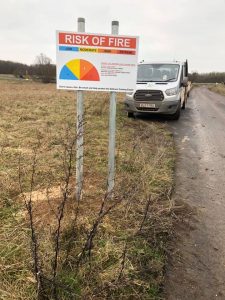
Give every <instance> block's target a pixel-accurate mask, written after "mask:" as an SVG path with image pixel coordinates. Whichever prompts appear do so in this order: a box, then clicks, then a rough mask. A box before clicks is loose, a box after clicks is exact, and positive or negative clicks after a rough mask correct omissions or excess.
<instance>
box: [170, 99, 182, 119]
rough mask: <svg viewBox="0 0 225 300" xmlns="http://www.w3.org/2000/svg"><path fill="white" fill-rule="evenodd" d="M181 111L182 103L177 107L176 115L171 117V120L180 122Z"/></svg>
mask: <svg viewBox="0 0 225 300" xmlns="http://www.w3.org/2000/svg"><path fill="white" fill-rule="evenodd" d="M180 110H181V102H179V105H178V107H177V110H176V112H175V114H173V115H171V116H170V120H178V119H179V118H180Z"/></svg>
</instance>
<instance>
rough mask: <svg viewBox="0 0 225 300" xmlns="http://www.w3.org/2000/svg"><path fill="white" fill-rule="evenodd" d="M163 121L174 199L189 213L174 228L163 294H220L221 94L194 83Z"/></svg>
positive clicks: (224, 183) (224, 114) (224, 252)
mask: <svg viewBox="0 0 225 300" xmlns="http://www.w3.org/2000/svg"><path fill="white" fill-rule="evenodd" d="M169 126H170V128H171V130H172V132H173V134H174V136H175V140H176V144H177V146H178V162H177V168H176V189H175V194H174V199H175V200H177V201H184V204H185V205H187V206H189V207H190V208H191V210H192V212H193V213H192V216H191V218H190V219H189V218H187V219H186V222H185V223H183V225H179V227H178V228H177V229H178V237H177V240H176V243H175V249H174V253H173V254H172V255H170V260H169V264H168V266H167V274H166V286H165V299H168V300H185V299H188V300H202V299H204V300H207V299H210V300H213V299H225V205H224V200H225V199H224V195H225V178H224V173H225V97H223V96H220V95H218V94H215V93H213V92H210V91H209V90H208V89H207V88H206V87H199V88H195V89H194V90H193V91H192V92H191V96H190V98H189V101H188V105H187V108H186V111H184V112H182V115H181V118H180V120H179V121H178V122H171V123H169Z"/></svg>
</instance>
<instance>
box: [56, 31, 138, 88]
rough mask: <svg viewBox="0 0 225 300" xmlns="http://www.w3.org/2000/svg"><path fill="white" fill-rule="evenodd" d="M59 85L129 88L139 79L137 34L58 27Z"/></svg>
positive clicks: (64, 86)
mask: <svg viewBox="0 0 225 300" xmlns="http://www.w3.org/2000/svg"><path fill="white" fill-rule="evenodd" d="M56 60H57V88H58V89H71V90H95V91H118V92H129V91H132V90H133V89H135V86H136V80H137V60H138V37H131V36H119V35H115V36H114V35H100V34H85V33H77V32H61V31H57V58H56Z"/></svg>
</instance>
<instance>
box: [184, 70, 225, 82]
mask: <svg viewBox="0 0 225 300" xmlns="http://www.w3.org/2000/svg"><path fill="white" fill-rule="evenodd" d="M188 77H189V79H190V80H191V81H192V82H196V83H216V82H217V83H225V72H211V73H197V72H193V73H191V74H189V76H188Z"/></svg>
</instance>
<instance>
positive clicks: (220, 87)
mask: <svg viewBox="0 0 225 300" xmlns="http://www.w3.org/2000/svg"><path fill="white" fill-rule="evenodd" d="M209 90H210V91H212V92H215V93H218V94H220V95H222V96H225V85H224V84H217V85H212V86H210V87H209Z"/></svg>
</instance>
